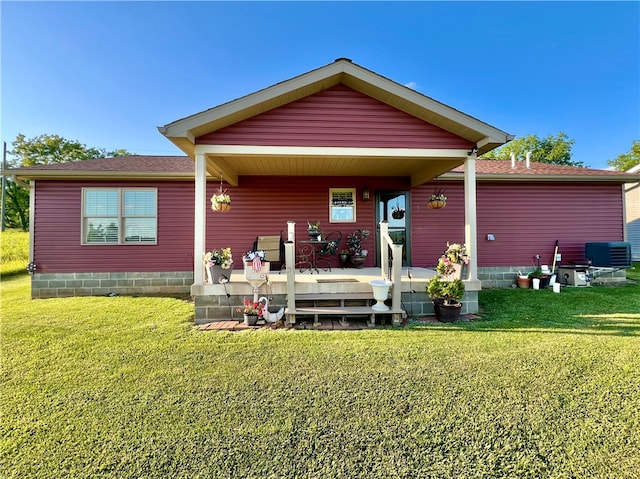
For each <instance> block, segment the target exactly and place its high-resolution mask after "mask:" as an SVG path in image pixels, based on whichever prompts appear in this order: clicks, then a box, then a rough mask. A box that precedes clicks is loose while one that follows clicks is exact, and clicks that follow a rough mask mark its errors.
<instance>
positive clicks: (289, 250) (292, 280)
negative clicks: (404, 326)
mask: <svg viewBox="0 0 640 479" xmlns="http://www.w3.org/2000/svg"><path fill="white" fill-rule="evenodd" d="M295 244H296V238H295V223H293V222H289V223H288V236H287V241H285V243H284V257H285V264H286V266H285V270H286V273H287V309H288V310H289V311H295V310H296V286H295V284H296V267H295V265H296V258H295V256H296V253H295ZM402 248H403V245H401V244H396V243H394V242H393V240H392V239H391V236H389V224H388V223H387V222H386V221H381V222H380V271H381V277H382V278H383V279H386V280H389V281H391V282H392V283H393V289H392V292H391V311H392V318H393V324H394V325H399V324H400V321H401V319H402V314H401V313H399V312H400V311H401V309H402ZM389 254H391V274H390V275H389V271H388V267H389Z"/></svg>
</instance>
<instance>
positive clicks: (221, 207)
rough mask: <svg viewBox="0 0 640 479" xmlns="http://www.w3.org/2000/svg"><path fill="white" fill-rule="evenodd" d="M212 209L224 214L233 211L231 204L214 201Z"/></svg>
mask: <svg viewBox="0 0 640 479" xmlns="http://www.w3.org/2000/svg"><path fill="white" fill-rule="evenodd" d="M211 209H212V210H213V211H222V212H223V213H226V212H227V211H230V210H231V203H220V202H218V201H212V202H211Z"/></svg>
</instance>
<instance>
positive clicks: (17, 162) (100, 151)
mask: <svg viewBox="0 0 640 479" xmlns="http://www.w3.org/2000/svg"><path fill="white" fill-rule="evenodd" d="M12 144H13V150H12V151H10V152H9V154H10V155H13V157H14V158H13V159H12V160H11V161H10V163H11V165H12V166H33V165H49V164H52V163H66V162H68V161H80V160H90V159H92V158H107V157H111V156H126V155H130V154H131V153H129V152H128V151H127V150H124V149H118V150H114V151H108V150H106V149H104V148H89V147H87V146H86V145H84V144H82V143H80V142H79V141H75V140H67V139H66V138H62V137H61V136H58V135H39V136H36V137H34V138H26V137H25V136H24V135H23V134H21V133H20V134H19V135H18V136H17V137H16V139H15V141H14V142H13V143H12Z"/></svg>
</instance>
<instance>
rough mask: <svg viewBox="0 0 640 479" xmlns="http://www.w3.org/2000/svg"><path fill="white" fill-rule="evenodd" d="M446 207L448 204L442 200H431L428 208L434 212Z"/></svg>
mask: <svg viewBox="0 0 640 479" xmlns="http://www.w3.org/2000/svg"><path fill="white" fill-rule="evenodd" d="M446 205H447V202H446V201H441V200H429V202H428V203H427V206H428V207H429V208H432V209H434V210H439V209H440V208H444V207H445V206H446Z"/></svg>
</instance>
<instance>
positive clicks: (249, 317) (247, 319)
mask: <svg viewBox="0 0 640 479" xmlns="http://www.w3.org/2000/svg"><path fill="white" fill-rule="evenodd" d="M243 317H244V324H246V325H247V326H255V325H256V324H258V315H257V314H243Z"/></svg>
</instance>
